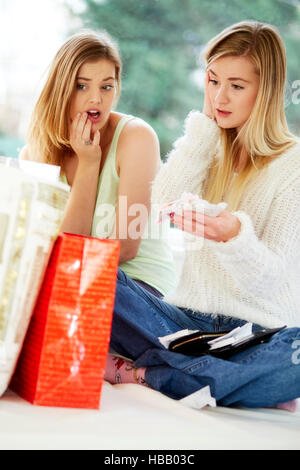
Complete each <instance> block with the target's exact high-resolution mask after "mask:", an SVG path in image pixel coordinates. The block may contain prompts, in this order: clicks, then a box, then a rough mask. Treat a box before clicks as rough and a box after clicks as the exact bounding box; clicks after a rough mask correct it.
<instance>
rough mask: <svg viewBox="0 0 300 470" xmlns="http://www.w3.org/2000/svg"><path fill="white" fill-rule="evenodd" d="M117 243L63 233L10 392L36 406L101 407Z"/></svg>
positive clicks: (49, 267)
mask: <svg viewBox="0 0 300 470" xmlns="http://www.w3.org/2000/svg"><path fill="white" fill-rule="evenodd" d="M118 260H119V242H118V241H112V240H99V239H97V238H91V237H82V236H78V235H72V234H65V233H64V234H61V235H60V236H59V237H58V239H57V241H56V243H55V245H54V248H53V251H52V254H51V258H50V261H49V264H48V267H47V270H46V274H45V277H44V280H43V284H42V287H41V290H40V293H39V297H38V300H37V303H36V306H35V309H34V312H33V316H32V319H31V322H30V325H29V329H28V332H27V335H26V338H25V341H24V344H23V348H22V351H21V354H20V357H19V360H18V363H17V367H16V370H15V373H14V376H13V378H12V381H11V383H10V388H11V389H12V390H14V391H15V392H16V393H18V394H19V395H20V396H21V397H23V398H25V399H26V400H28V401H29V402H31V403H33V404H36V405H44V406H63V407H72V408H99V405H100V396H101V388H102V383H103V375H104V370H105V363H106V356H107V352H108V347H109V340H110V333H111V323H112V314H113V305H114V297H115V288H116V276H117V268H118Z"/></svg>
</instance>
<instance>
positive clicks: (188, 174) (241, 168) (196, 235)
mask: <svg viewBox="0 0 300 470" xmlns="http://www.w3.org/2000/svg"><path fill="white" fill-rule="evenodd" d="M205 58H206V63H207V68H206V83H205V103H204V109H203V113H200V112H198V111H193V112H191V113H190V114H189V116H188V118H187V120H186V123H185V134H184V136H183V137H181V138H180V139H179V140H178V141H177V142H176V143H175V145H174V149H173V151H172V152H171V154H170V155H169V158H168V160H167V162H166V163H165V164H164V165H163V166H162V168H161V170H160V172H159V174H158V176H157V177H156V179H155V181H154V184H153V191H152V202H153V203H155V204H164V203H168V202H170V201H172V200H174V199H178V198H179V197H180V196H181V194H182V193H183V192H189V193H193V194H196V195H198V196H200V197H201V198H203V199H206V200H208V201H209V202H211V203H219V202H221V201H225V202H227V204H228V206H227V208H226V210H224V211H223V212H221V213H220V214H219V215H218V216H217V217H211V216H208V215H205V214H203V212H196V211H187V212H184V213H183V215H176V214H174V215H172V220H173V223H174V224H175V226H177V227H178V228H180V229H182V230H183V231H184V232H185V233H186V253H185V261H184V266H183V270H182V273H181V277H180V281H179V284H178V286H177V289H176V290H175V291H174V292H173V293H171V294H169V295H168V296H167V297H166V298H164V300H163V301H161V300H159V299H156V298H154V297H153V296H151V295H149V294H147V293H146V292H144V291H142V289H139V288H138V287H137V286H135V285H133V284H132V283H131V281H130V279H128V277H127V276H126V275H125V274H124V273H123V272H122V271H121V270H120V271H119V276H118V285H117V294H116V302H115V313H114V321H113V328H112V338H111V347H112V348H113V350H114V351H116V352H118V353H119V354H122V355H124V356H127V357H129V358H131V359H132V360H134V361H135V362H134V367H133V366H131V365H130V363H129V364H128V363H123V362H122V363H120V361H119V360H118V359H116V358H114V357H113V356H109V358H108V362H107V371H106V379H107V380H109V381H111V382H112V383H114V382H116V381H125V382H126V381H127V382H128V381H131V380H132V381H138V382H140V383H146V384H148V385H149V386H150V387H152V388H155V389H156V390H159V391H161V392H162V393H164V394H166V395H168V396H170V397H172V398H176V399H180V398H182V397H184V396H187V395H189V394H192V393H193V392H196V391H197V390H199V389H201V388H202V387H204V386H206V385H209V386H210V390H211V393H212V395H213V396H214V397H215V398H216V400H217V403H218V404H220V405H222V406H229V405H244V406H248V407H259V406H276V405H277V406H280V404H282V403H284V402H288V401H291V400H294V399H295V398H297V397H300V328H299V327H300V296H299V292H300V275H299V273H300V262H299V261H300V204H299V201H300V198H299V196H300V143H299V141H298V139H297V138H296V137H295V136H293V135H292V134H291V133H290V132H289V130H288V127H287V124H286V119H285V114H284V86H285V78H286V56H285V49H284V45H283V43H282V40H281V39H280V37H279V35H278V33H277V31H276V30H275V28H273V27H272V26H270V25H267V24H261V23H254V22H242V23H238V24H235V25H233V26H231V27H229V28H227V29H226V30H224V31H223V32H221V33H220V34H219V35H218V36H217V37H215V38H214V39H212V40H211V41H210V42H209V43H208V45H207V48H206V57H205ZM246 322H251V323H253V330H254V331H257V330H260V329H262V328H276V327H281V326H284V325H286V326H287V328H285V329H283V330H281V331H280V332H278V333H276V334H275V335H273V336H272V337H271V339H270V340H269V341H268V342H266V343H264V344H259V345H256V346H252V347H250V348H248V349H247V350H245V351H243V352H239V353H237V354H234V355H233V356H231V357H230V358H229V359H227V360H223V359H219V358H216V357H213V356H212V355H205V356H202V357H192V356H185V355H181V354H176V353H174V352H170V351H168V350H167V349H165V348H164V347H163V346H162V345H161V344H160V342H159V340H158V337H161V336H164V335H168V334H171V333H174V332H177V331H179V330H181V329H185V328H188V329H190V330H196V329H199V330H203V331H215V332H217V331H225V330H231V329H233V328H235V327H237V326H242V325H244V324H245V323H246Z"/></svg>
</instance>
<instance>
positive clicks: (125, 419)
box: [0, 382, 300, 450]
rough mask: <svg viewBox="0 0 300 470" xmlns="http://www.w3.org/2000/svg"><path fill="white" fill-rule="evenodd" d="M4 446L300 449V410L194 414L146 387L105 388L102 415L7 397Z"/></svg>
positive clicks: (2, 412)
mask: <svg viewBox="0 0 300 470" xmlns="http://www.w3.org/2000/svg"><path fill="white" fill-rule="evenodd" d="M0 449H1V450H4V449H8V450H13V449H33V450H35V449H50V450H51V449H104V450H124V449H131V450H140V449H144V450H166V449H168V450H186V449H189V450H191V449H193V450H195V449H199V450H201V449H274V450H275V449H294V450H295V449H297V450H300V411H299V412H297V413H289V412H287V411H281V410H274V409H256V410H249V409H233V408H222V407H217V408H204V409H202V410H193V409H191V408H187V407H185V406H183V405H182V404H180V403H178V402H176V401H174V400H171V399H169V398H167V397H165V396H163V395H161V394H160V393H158V392H156V391H154V390H151V389H148V388H146V387H142V386H140V385H115V386H112V385H110V384H108V383H106V382H105V383H104V386H103V390H102V399H101V406H100V410H79V409H67V408H46V407H38V406H33V405H31V404H29V403H27V402H26V401H24V400H22V399H21V398H20V397H18V396H16V395H14V394H13V393H12V392H10V391H8V392H6V393H5V395H4V396H3V397H2V398H1V399H0Z"/></svg>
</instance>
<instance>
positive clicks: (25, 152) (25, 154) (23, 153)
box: [18, 145, 30, 160]
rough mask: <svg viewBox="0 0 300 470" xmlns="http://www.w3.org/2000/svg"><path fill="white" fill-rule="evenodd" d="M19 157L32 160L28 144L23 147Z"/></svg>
mask: <svg viewBox="0 0 300 470" xmlns="http://www.w3.org/2000/svg"><path fill="white" fill-rule="evenodd" d="M18 158H19V159H20V160H30V158H29V152H28V147H27V145H25V146H24V147H23V148H22V149H21V151H20V153H19V156H18Z"/></svg>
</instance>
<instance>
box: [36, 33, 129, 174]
mask: <svg viewBox="0 0 300 470" xmlns="http://www.w3.org/2000/svg"><path fill="white" fill-rule="evenodd" d="M98 59H107V60H109V61H111V62H112V63H114V64H115V72H116V88H117V93H116V101H117V99H118V98H119V96H120V92H121V71H122V64H121V59H120V55H119V51H118V47H117V46H116V44H115V43H114V42H113V41H112V39H111V38H110V36H109V35H108V34H107V33H106V32H101V33H95V32H92V31H83V32H80V33H77V34H75V35H73V36H72V37H70V38H69V39H68V40H67V41H66V42H65V43H64V44H63V46H62V47H61V48H60V49H59V51H58V52H57V54H56V55H55V57H54V59H53V61H52V63H51V65H50V70H49V74H48V78H47V80H46V83H45V85H44V87H43V90H42V92H41V94H40V96H39V99H38V100H37V102H36V105H35V107H34V110H33V113H32V117H31V122H30V126H29V132H28V153H29V155H30V159H32V160H36V161H42V162H46V163H52V164H56V165H62V163H63V156H64V154H65V153H66V152H69V151H71V145H70V142H69V112H70V104H71V100H72V97H73V94H74V91H75V89H76V78H77V75H78V72H79V69H80V67H81V66H82V65H83V64H84V63H85V62H87V61H91V62H93V61H96V60H98Z"/></svg>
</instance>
